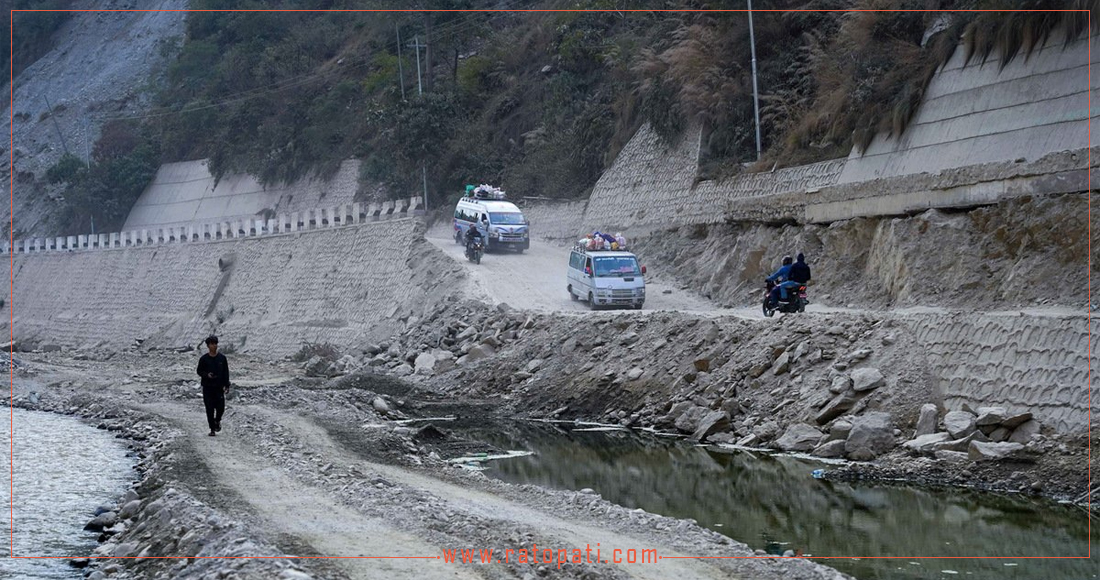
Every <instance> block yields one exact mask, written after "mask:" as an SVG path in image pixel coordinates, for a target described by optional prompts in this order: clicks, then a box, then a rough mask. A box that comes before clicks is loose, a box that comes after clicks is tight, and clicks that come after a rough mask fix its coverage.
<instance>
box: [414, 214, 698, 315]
mask: <svg viewBox="0 0 1100 580" xmlns="http://www.w3.org/2000/svg"><path fill="white" fill-rule="evenodd" d="M448 234H449V232H448V230H447V229H446V228H439V227H436V228H434V229H432V230H431V231H430V232H428V235H427V239H428V241H429V242H431V243H432V244H434V245H435V246H436V247H438V248H439V249H440V250H442V251H443V252H444V253H445V254H447V255H448V256H450V257H452V258H454V259H455V260H457V261H459V262H460V263H462V264H464V265H465V266H466V273H467V275H468V276H469V279H470V281H471V282H470V283H471V285H472V288H470V291H471V294H472V295H474V296H478V297H483V298H485V299H488V300H491V301H492V302H494V303H504V304H508V305H509V306H511V307H513V308H519V309H522V310H533V311H536V312H589V308H588V306H587V305H586V304H585V303H583V302H579V301H573V300H570V299H569V293H568V292H566V289H565V288H566V286H567V284H568V283H567V282H566V270H567V268H568V265H569V248H567V247H563V246H557V245H553V244H549V243H546V242H542V241H538V240H534V241H532V242H531V248H530V249H528V250H527V251H525V252H524V253H522V254H517V253H514V252H494V253H491V254H485V256H484V257H483V258H482V259H481V264H477V265H475V264H473V263H471V262H470V261H468V260H467V259H466V257H465V255H464V247H463V246H461V245H459V244H456V243H455V241H454V239H453V238H451V237H448ZM717 309H718V308H717V307H716V306H715V305H714V304H712V303H710V302H708V301H707V300H706V299H705V298H702V297H700V296H697V295H695V294H693V293H691V292H688V291H686V290H680V289H678V288H673V287H671V286H668V285H666V284H660V283H653V282H650V281H648V280H647V281H646V302H645V306H644V307H643V311H645V310H649V311H653V310H679V311H682V312H711V311H714V310H717ZM622 312H627V311H622Z"/></svg>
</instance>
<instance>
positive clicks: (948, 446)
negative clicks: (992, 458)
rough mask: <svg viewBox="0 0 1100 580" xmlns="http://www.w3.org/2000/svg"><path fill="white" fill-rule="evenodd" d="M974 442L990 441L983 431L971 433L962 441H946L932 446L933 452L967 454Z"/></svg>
mask: <svg viewBox="0 0 1100 580" xmlns="http://www.w3.org/2000/svg"><path fill="white" fill-rule="evenodd" d="M972 441H980V442H982V443H984V442H987V441H989V439H988V438H987V437H986V436H985V435H983V434H982V432H981V431H971V432H970V434H969V435H967V436H966V437H963V438H962V439H954V440H952V441H944V442H941V443H934V444H933V445H932V450H933V452H935V451H958V452H960V453H966V450H967V449H969V448H970V443H971V442H972Z"/></svg>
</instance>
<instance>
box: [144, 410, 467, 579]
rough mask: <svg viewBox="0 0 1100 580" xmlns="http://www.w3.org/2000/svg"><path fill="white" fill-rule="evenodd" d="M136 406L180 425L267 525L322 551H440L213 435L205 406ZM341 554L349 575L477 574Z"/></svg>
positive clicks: (431, 563) (429, 563)
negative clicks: (204, 418) (203, 407)
mask: <svg viewBox="0 0 1100 580" xmlns="http://www.w3.org/2000/svg"><path fill="white" fill-rule="evenodd" d="M138 408H140V409H141V410H143V411H147V412H150V413H153V414H156V415H158V416H160V417H162V418H164V419H165V420H167V421H170V422H172V423H173V424H174V425H175V426H177V427H179V428H180V429H182V430H183V431H184V432H185V433H186V434H187V437H188V439H189V440H190V441H191V443H192V444H193V445H194V447H195V450H196V451H197V456H199V457H201V458H202V460H203V461H204V462H205V463H206V466H207V467H208V468H209V470H210V472H211V473H212V474H213V476H214V477H215V478H216V479H217V481H218V483H219V484H221V485H223V486H225V487H227V488H229V489H231V490H233V491H234V492H235V493H236V494H238V496H239V497H240V498H242V499H243V500H244V501H245V502H246V503H247V504H248V505H247V506H242V507H246V508H247V509H248V511H250V512H251V513H254V514H256V515H257V516H258V517H259V518H260V519H261V520H262V521H263V523H264V524H265V525H264V527H265V529H267V530H270V531H272V532H276V533H284V534H289V535H291V536H294V537H295V538H297V539H299V540H301V541H303V542H305V543H307V544H309V545H310V546H312V547H313V548H314V549H315V550H316V551H317V553H318V554H323V555H332V556H431V557H435V556H438V555H439V554H440V547H439V546H435V545H431V544H428V543H426V542H424V541H423V540H421V539H420V538H417V537H415V536H412V535H410V534H408V533H406V532H404V531H401V530H397V529H394V528H392V527H390V526H389V525H388V524H386V522H384V521H382V520H379V519H375V518H368V517H366V516H364V515H362V514H360V513H358V512H356V511H355V510H353V509H351V508H348V507H347V506H344V505H341V504H339V503H337V501H336V500H335V498H332V497H330V496H329V495H327V494H325V493H324V492H323V491H321V490H319V489H316V488H314V487H311V486H308V485H305V484H303V483H301V482H299V481H297V480H296V479H294V478H293V477H291V476H290V475H288V474H287V473H286V472H285V471H284V470H283V469H282V468H280V467H279V466H277V465H274V464H272V463H271V462H270V460H267V459H265V458H263V457H260V456H259V455H258V454H257V453H256V450H255V449H254V448H252V447H250V446H248V445H247V444H245V443H243V442H242V441H241V440H240V439H239V438H236V437H233V436H232V434H231V433H230V432H229V430H228V429H227V430H226V432H225V433H224V434H223V435H222V436H219V437H208V436H207V435H206V433H207V429H206V427H205V421H204V420H203V418H202V413H201V407H199V408H196V407H195V406H187V405H180V404H176V403H157V404H153V405H139V406H138ZM234 411H236V413H241V414H243V413H247V412H248V408H247V407H236V408H235V409H234ZM181 417H182V418H185V419H181ZM257 555H264V554H257ZM336 562H337V563H338V566H339V567H340V568H342V569H344V570H345V571H346V572H347V573H348V574H349V575H350V576H351V577H352V578H395V579H403V580H422V579H423V578H425V577H430V578H479V576H477V575H475V574H473V573H472V570H471V569H470V567H466V568H463V567H461V566H455V565H447V564H444V563H443V562H442V561H440V560H435V559H432V560H422V559H415V560H404V559H356V558H347V559H340V560H336Z"/></svg>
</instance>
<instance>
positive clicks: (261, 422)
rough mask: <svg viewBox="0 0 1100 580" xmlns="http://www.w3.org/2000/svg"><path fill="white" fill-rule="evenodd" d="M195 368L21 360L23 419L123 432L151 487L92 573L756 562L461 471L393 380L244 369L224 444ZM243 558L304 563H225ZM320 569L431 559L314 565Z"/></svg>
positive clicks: (682, 566) (420, 403)
mask: <svg viewBox="0 0 1100 580" xmlns="http://www.w3.org/2000/svg"><path fill="white" fill-rule="evenodd" d="M196 355H197V353H194V352H183V353H177V352H168V351H149V352H143V353H117V354H114V355H110V356H108V357H107V359H108V360H102V359H103V357H99V358H100V360H94V361H93V360H87V359H90V358H91V357H86V356H83V355H79V354H77V355H75V356H73V355H72V354H71V353H41V354H34V353H22V354H20V355H19V356H20V358H21V359H22V360H23V361H24V363H25V364H24V370H23V371H21V372H20V376H17V377H16V382H15V388H16V393H15V401H16V404H17V405H18V406H21V407H27V408H35V409H39V410H48V411H53V412H61V413H65V414H71V415H76V416H80V417H84V418H85V419H88V420H91V421H93V422H95V424H96V425H97V426H101V427H102V428H104V429H110V430H117V432H118V435H120V436H123V437H125V438H127V440H128V441H129V442H130V444H131V445H133V447H134V450H135V451H136V452H137V453H138V455H139V457H140V461H139V464H138V469H139V471H140V473H141V477H142V479H141V482H140V483H139V485H137V486H136V487H135V488H134V490H133V493H132V494H128V497H124V498H120V501H119V502H118V505H117V506H116V507H117V509H118V511H116V512H115V513H116V516H118V518H119V520H120V522H121V523H117V522H116V523H114V525H112V526H108V528H107V530H108V531H107V532H105V537H104V540H105V541H104V542H103V544H101V546H100V547H99V548H97V550H96V551H95V553H94V554H93V556H102V557H103V559H97V560H95V561H94V564H93V568H94V571H93V572H91V575H92V576H95V577H96V578H103V577H111V578H129V577H143V578H147V577H165V578H169V577H170V578H200V577H204V576H205V575H207V574H210V573H212V572H215V571H217V572H218V573H222V574H224V577H229V578H304V577H316V578H359V577H364V576H368V575H378V574H384V575H386V576H387V577H393V578H423V577H425V575H427V576H439V575H443V574H447V575H457V576H458V577H467V576H471V577H472V576H473V575H475V574H473V573H472V571H473V568H474V567H471V566H466V567H463V566H461V565H459V564H449V563H445V562H444V561H443V558H440V557H438V556H440V554H441V552H442V550H443V549H444V548H482V547H484V548H494V549H496V550H505V549H512V550H516V552H515V554H517V556H514V558H518V553H519V552H518V551H519V550H527V551H528V552H530V551H531V549H532V546H536V545H537V546H540V547H552V548H554V549H558V548H568V549H570V550H572V549H574V548H579V549H581V550H582V551H583V549H584V547H585V546H586V545H592V546H595V544H596V543H599V544H600V548H601V549H602V550H604V552H603V553H604V558H605V559H607V558H606V556H607V550H608V549H611V550H614V549H616V548H619V549H623V550H626V549H639V550H640V549H642V548H645V549H655V550H657V552H656V553H657V554H658V555H662V556H716V555H723V556H734V555H741V556H747V555H753V554H754V552H753V550H751V549H749V548H748V547H746V546H745V545H743V544H740V543H738V542H734V541H732V540H730V539H729V538H727V537H725V536H723V535H721V534H718V533H715V532H713V531H710V530H706V529H704V528H701V527H699V526H698V525H697V524H695V523H693V522H691V521H684V520H676V519H673V518H667V517H663V516H658V515H655V514H649V513H645V512H642V511H640V510H630V509H627V508H624V507H621V506H616V505H613V504H611V503H610V502H607V501H605V500H603V499H601V498H600V497H599V496H597V495H595V494H592V493H579V492H575V491H554V490H547V489H543V488H539V487H536V486H531V485H522V486H517V485H511V484H506V483H503V482H500V481H496V480H491V479H488V478H486V477H484V476H483V475H481V474H480V473H478V472H474V471H468V470H464V469H460V468H456V467H453V466H452V465H451V464H450V463H449V462H447V461H444V454H447V453H448V452H449V451H454V450H458V449H461V450H464V451H469V450H472V449H474V448H478V446H479V444H478V443H476V442H472V441H471V442H463V441H460V440H459V441H447V442H440V441H437V442H433V441H432V438H433V433H432V432H431V430H425V431H420V430H418V429H417V428H415V427H414V426H411V425H407V424H404V423H402V422H401V421H400V420H399V418H400V417H402V416H411V415H414V414H418V415H428V414H430V413H428V412H429V411H435V410H440V409H442V408H444V407H446V402H447V399H448V397H447V396H446V395H445V394H442V393H439V392H436V391H433V390H431V389H428V388H425V387H423V386H418V387H412V386H411V385H409V384H407V383H404V382H401V381H394V380H391V379H386V378H385V377H377V376H371V375H350V376H345V377H339V378H334V379H319V378H314V377H309V376H305V375H306V373H305V372H304V371H303V369H302V368H301V366H302V365H300V364H297V363H290V362H277V363H269V362H265V361H258V360H255V359H251V358H249V357H245V356H234V357H233V358H232V359H231V360H232V361H233V364H234V370H235V376H237V377H240V378H239V380H238V384H237V385H236V388H235V390H234V392H233V394H232V395H231V398H230V400H229V402H228V408H229V411H228V412H227V415H226V418H225V421H224V431H223V433H221V434H219V436H218V437H207V436H206V427H205V420H204V417H203V414H202V408H201V401H200V395H199V392H198V390H197V389H196V388H195V386H194V384H195V382H194V379H193V378H192V374H193V372H194V371H193V363H194V358H195V356H196ZM82 359H83V360H82ZM31 391H33V392H34V395H33V396H32V394H31ZM32 401H36V402H32ZM466 408H467V409H475V408H477V409H485V408H492V405H491V404H490V405H480V406H479V405H478V404H476V402H472V403H471V404H467V405H466ZM467 412H469V411H467ZM482 447H484V446H482ZM134 502H137V503H134ZM91 516H92V514H89V519H91ZM80 524H82V522H75V523H74V525H80ZM498 553H499V552H498ZM232 555H240V556H296V557H299V558H295V559H255V558H244V559H233V560H227V559H225V558H224V557H225V556H232ZM311 555H354V556H359V555H362V556H381V555H385V556H398V555H405V556H427V557H428V559H424V560H411V559H410V560H393V559H385V560H380V559H366V558H364V559H341V560H324V559H307V558H302V557H305V556H311ZM127 556H130V557H133V558H132V559H131V558H126V557H127ZM155 556H183V557H184V558H178V559H177V558H172V559H159V558H155ZM203 556H218V557H217V558H211V559H205V558H203ZM531 560H533V558H531V559H528V560H527V561H522V562H521V561H514V560H513V561H511V562H508V563H501V564H499V565H494V566H492V567H491V568H489V570H492V575H494V577H520V578H522V577H525V576H527V575H529V574H535V575H542V574H544V573H548V572H551V571H553V572H554V574H556V575H560V576H561V577H567V578H622V577H627V576H631V577H640V578H648V577H652V578H658V577H668V576H669V575H675V576H680V577H684V578H725V577H729V576H730V575H737V576H746V577H753V578H842V577H845V576H844V575H841V574H839V573H838V572H836V571H834V570H831V569H829V568H826V567H824V566H820V565H818V564H815V563H813V562H809V561H806V560H804V559H797V558H796V559H772V558H767V559H762V560H736V559H719V560H714V559H705V560H702V559H695V558H688V559H672V558H664V559H662V560H660V561H659V562H658V563H656V564H641V563H636V564H630V563H626V562H624V563H622V564H615V563H613V562H612V563H607V564H603V563H600V564H594V563H593V564H589V563H574V562H572V561H571V562H570V563H568V564H565V565H564V566H562V568H561V570H560V571H559V570H557V569H556V565H547V564H544V563H535V562H533V561H531ZM542 560H543V558H542V556H540V557H539V561H540V562H541V561H542ZM480 574H481V572H478V573H477V574H476V575H478V576H480Z"/></svg>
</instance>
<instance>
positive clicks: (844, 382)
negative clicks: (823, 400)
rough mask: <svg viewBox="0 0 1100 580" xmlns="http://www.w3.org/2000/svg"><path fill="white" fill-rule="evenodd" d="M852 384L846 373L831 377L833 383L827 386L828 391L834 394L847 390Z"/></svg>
mask: <svg viewBox="0 0 1100 580" xmlns="http://www.w3.org/2000/svg"><path fill="white" fill-rule="evenodd" d="M851 386H852V379H851V378H849V377H848V376H847V375H840V376H838V377H835V378H834V379H833V384H832V385H830V386H829V392H830V393H834V394H840V393H843V392H844V391H847V390H848V388H849V387H851Z"/></svg>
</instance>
